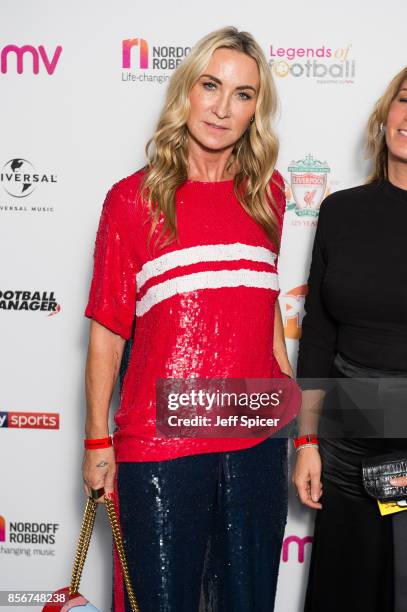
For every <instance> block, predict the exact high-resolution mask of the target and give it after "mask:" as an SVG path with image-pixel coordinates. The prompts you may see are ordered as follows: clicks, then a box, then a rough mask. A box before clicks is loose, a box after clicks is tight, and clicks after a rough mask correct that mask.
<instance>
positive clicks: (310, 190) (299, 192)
mask: <svg viewBox="0 0 407 612" xmlns="http://www.w3.org/2000/svg"><path fill="white" fill-rule="evenodd" d="M288 171H289V173H290V181H289V183H288V185H287V200H288V203H287V211H290V210H291V211H293V212H295V214H296V215H297V216H299V217H317V216H318V213H319V207H320V205H321V202H322V200H323V199H324V197H325V196H326V195H328V174H329V172H330V171H331V169H330V167H329V166H328V164H327V163H326V162H325V161H324V162H322V161H319V160H318V159H315V158H314V157H313V156H312V155H307V156H306V157H304V159H299V160H297V161H292V162H291V164H290V165H289V166H288Z"/></svg>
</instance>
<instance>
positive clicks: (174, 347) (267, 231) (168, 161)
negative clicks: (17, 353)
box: [83, 27, 291, 612]
mask: <svg viewBox="0 0 407 612" xmlns="http://www.w3.org/2000/svg"><path fill="white" fill-rule="evenodd" d="M275 108H276V92H275V88H274V85H273V81H272V78H271V75H270V71H269V68H268V65H267V61H266V59H265V57H264V54H263V52H262V50H261V48H260V47H259V45H258V44H257V43H256V42H255V40H254V39H253V37H252V36H251V35H250V34H248V33H246V32H238V31H237V30H236V29H235V28H231V27H229V28H224V29H222V30H218V31H216V32H213V33H211V34H209V35H207V36H206V37H205V38H203V39H202V40H201V41H199V42H198V43H197V44H196V45H195V46H194V48H193V50H192V52H191V53H190V55H189V56H188V57H187V58H186V59H185V60H184V61H183V63H182V64H181V65H180V66H179V67H178V68H177V70H176V71H175V72H174V74H173V76H172V78H171V81H170V83H169V87H168V91H167V97H166V100H165V104H164V107H163V110H162V112H161V116H160V118H159V121H158V125H157V128H156V131H155V133H154V136H153V137H152V139H151V140H150V142H149V143H148V145H147V156H148V163H147V166H146V167H145V168H143V169H142V170H140V171H138V172H136V173H134V174H132V175H131V176H129V177H127V178H125V179H123V180H121V181H119V182H118V183H117V184H115V185H114V186H113V187H112V189H111V190H110V191H109V193H108V195H107V198H106V200H105V203H104V206H103V211H102V214H101V219H100V223H99V229H98V233H97V238H96V245H95V254H94V259H95V261H94V272H93V279H92V285H91V289H90V295H89V302H88V305H87V307H86V313H85V314H86V316H88V317H90V318H91V319H93V320H92V321H91V328H90V340H89V350H88V359H87V369H86V390H87V418H86V430H85V431H86V439H85V448H86V450H85V457H84V467H83V477H84V483H85V491H86V493H88V494H89V492H90V490H91V489H92V490H99V489H100V490H102V488H104V490H105V494H107V495H111V496H112V497H113V499H115V501H116V503H117V509H118V511H119V515H120V523H121V529H122V532H123V536H124V540H125V548H126V554H127V557H128V564H129V569H130V575H131V580H132V583H133V587H134V590H135V593H136V596H137V598H138V602H139V605H140V609H141V610H142V612H149V611H150V612H160V611H161V612H164V611H165V612H198V610H203V609H205V610H211V611H215V610H219V612H221V611H222V612H226V611H227V612H233V611H236V612H237V611H238V610H245V612H250V611H252V612H270V611H271V610H273V607H274V598H275V591H276V582H277V574H278V566H279V558H280V550H281V545H282V538H283V533H284V526H285V523H286V512H287V464H286V454H287V448H286V440H284V439H282V438H279V439H275V438H273V439H271V438H266V437H265V436H263V437H262V438H254V437H251V438H250V437H245V438H243V437H222V438H220V437H218V438H213V437H205V436H204V435H203V434H202V435H201V437H188V438H186V437H184V438H182V437H177V438H163V437H159V435H157V433H156V382H157V381H158V380H159V379H171V378H173V379H189V378H193V379H196V378H209V379H213V378H222V379H225V378H272V377H280V378H281V377H283V373H282V370H284V371H285V372H286V374H289V375H290V374H291V368H290V364H289V362H288V359H287V354H286V349H285V343H284V334H283V328H282V322H281V315H280V311H279V307H278V302H277V296H278V292H279V289H278V278H277V269H276V264H277V255H278V249H279V244H280V237H281V230H282V221H283V215H284V207H285V198H284V186H283V180H282V178H281V176H280V175H279V174H278V172H277V171H276V170H275V163H276V158H277V151H278V143H277V139H276V136H275V134H274V132H273V129H272V127H271V124H270V120H271V118H272V117H273V114H274V112H275ZM126 341H127V344H126V351H124V349H125V343H126ZM129 342H131V346H130V345H129ZM130 348H131V350H127V349H130ZM123 354H124V355H125V357H123ZM122 357H123V359H122ZM120 366H121V367H122V374H123V375H124V376H123V379H122V387H121V395H120V406H119V409H118V412H117V413H116V415H115V423H116V430H115V433H114V445H113V448H112V447H111V438H110V437H109V436H108V411H109V402H110V398H111V394H112V390H113V387H114V384H115V382H116V379H117V377H118V375H119V370H120ZM114 609H115V611H116V612H121V611H123V610H129V604H128V600H127V596H125V594H124V592H123V586H122V581H121V578H120V575H119V571H118V564H117V560H116V561H115V575H114Z"/></svg>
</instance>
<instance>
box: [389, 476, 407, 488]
mask: <svg viewBox="0 0 407 612" xmlns="http://www.w3.org/2000/svg"><path fill="white" fill-rule="evenodd" d="M390 484H391V485H393V487H407V476H400V478H392V479H391V480H390Z"/></svg>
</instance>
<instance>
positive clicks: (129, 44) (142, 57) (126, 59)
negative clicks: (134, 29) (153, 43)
mask: <svg viewBox="0 0 407 612" xmlns="http://www.w3.org/2000/svg"><path fill="white" fill-rule="evenodd" d="M133 47H138V48H139V67H140V68H141V69H145V68H148V43H147V41H146V40H144V38H128V39H127V40H123V43H122V54H123V62H122V63H123V68H131V50H132V48H133Z"/></svg>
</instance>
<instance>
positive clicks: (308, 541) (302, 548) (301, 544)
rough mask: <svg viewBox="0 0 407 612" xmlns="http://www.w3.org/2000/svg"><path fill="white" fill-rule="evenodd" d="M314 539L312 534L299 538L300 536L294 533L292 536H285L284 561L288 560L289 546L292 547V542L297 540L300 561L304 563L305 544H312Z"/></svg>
mask: <svg viewBox="0 0 407 612" xmlns="http://www.w3.org/2000/svg"><path fill="white" fill-rule="evenodd" d="M312 541H313V538H312V536H305V537H304V538H299V537H298V536H295V535H292V536H288V538H285V539H284V543H283V561H284V563H287V561H288V557H289V547H290V544H292V543H293V542H295V544H297V547H298V563H304V552H305V545H306V544H311V543H312Z"/></svg>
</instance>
